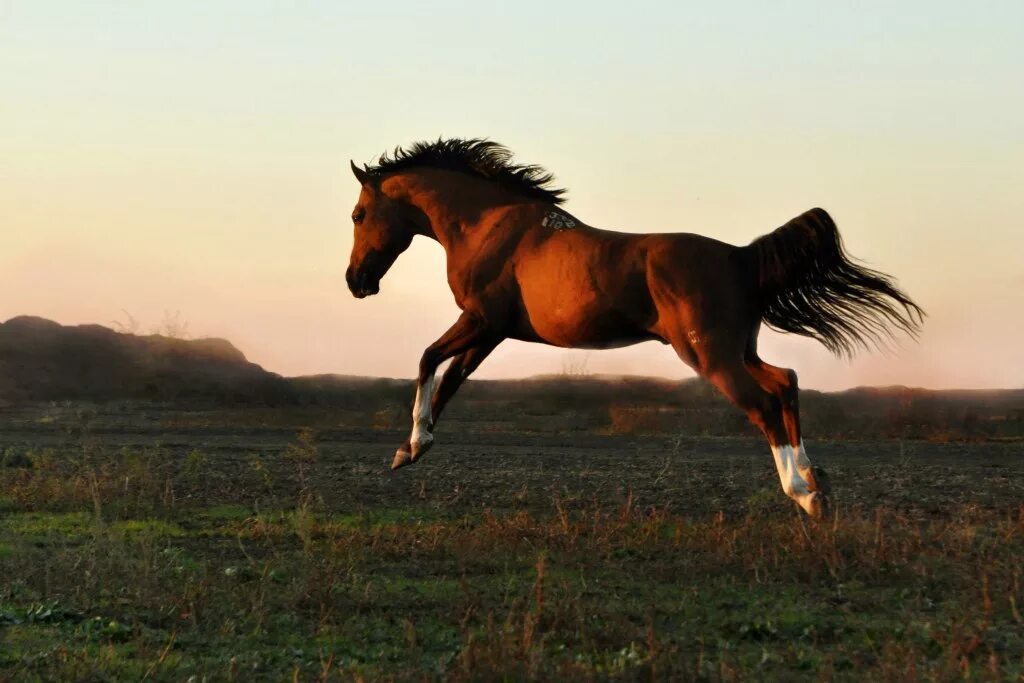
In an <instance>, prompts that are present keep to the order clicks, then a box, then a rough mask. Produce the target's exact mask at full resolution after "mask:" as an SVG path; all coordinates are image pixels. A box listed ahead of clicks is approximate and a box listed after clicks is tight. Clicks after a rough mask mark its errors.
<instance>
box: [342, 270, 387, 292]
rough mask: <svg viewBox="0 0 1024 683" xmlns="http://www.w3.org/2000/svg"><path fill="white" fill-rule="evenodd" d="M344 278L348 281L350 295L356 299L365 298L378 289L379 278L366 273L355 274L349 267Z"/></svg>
mask: <svg viewBox="0 0 1024 683" xmlns="http://www.w3.org/2000/svg"><path fill="white" fill-rule="evenodd" d="M345 280H346V281H347V282H348V289H349V291H350V292H352V296H354V297H355V298H357V299H365V298H366V297H368V296H373V295H374V294H376V293H377V292H379V291H380V278H375V277H371V276H370V275H368V274H367V273H365V272H364V273H360V274H358V275H356V274H355V273H353V271H352V269H351V268H350V269H349V270H348V272H347V273H345Z"/></svg>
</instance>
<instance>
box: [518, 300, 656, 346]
mask: <svg viewBox="0 0 1024 683" xmlns="http://www.w3.org/2000/svg"><path fill="white" fill-rule="evenodd" d="M532 303H533V304H534V305H532V306H531V305H530V304H531V302H530V301H528V300H527V301H524V304H525V306H524V308H525V315H524V316H522V320H521V324H520V325H518V326H517V328H518V329H516V330H515V334H514V335H513V338H515V339H522V340H524V341H536V342H542V343H545V344H551V345H553V346H563V347H569V348H581V349H614V348H620V347H623V346H630V345H632V344H636V343H638V342H642V341H647V340H650V339H656V338H657V337H655V336H654V335H653V334H651V333H650V332H649V331H648V330H646V329H645V328H644V327H643V326H642V325H639V324H638V323H637V321H636V320H634V319H632V318H631V316H629V315H627V314H625V313H624V312H621V311H619V310H617V309H615V308H611V307H609V306H608V305H607V304H606V303H605V304H604V305H601V304H600V303H599V302H597V301H596V300H592V299H590V298H589V297H588V296H586V295H585V294H580V293H579V292H577V295H576V296H574V297H571V296H565V297H561V296H546V297H543V299H542V300H540V301H535V302H532Z"/></svg>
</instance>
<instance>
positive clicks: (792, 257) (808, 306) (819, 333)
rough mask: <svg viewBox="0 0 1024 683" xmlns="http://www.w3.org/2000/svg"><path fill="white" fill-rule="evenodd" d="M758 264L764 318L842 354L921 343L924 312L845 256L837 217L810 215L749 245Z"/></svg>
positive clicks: (881, 276)
mask: <svg viewBox="0 0 1024 683" xmlns="http://www.w3.org/2000/svg"><path fill="white" fill-rule="evenodd" d="M746 250H747V251H748V253H749V254H751V255H752V256H753V259H754V262H755V263H756V264H757V280H758V284H759V286H760V290H761V296H762V306H763V308H762V311H763V312H762V314H761V318H762V320H763V321H764V322H765V323H767V324H768V326H769V327H772V328H774V329H776V330H779V331H782V332H792V333H794V334H799V335H803V336H805V337H813V338H814V339H817V340H818V341H820V342H821V343H822V344H824V345H825V347H826V348H827V349H828V350H829V351H831V352H832V353H834V354H836V355H837V356H845V357H851V356H853V354H854V353H855V352H856V351H857V350H858V349H860V348H863V349H869V348H870V347H871V346H878V347H884V346H887V345H888V344H887V342H889V341H891V340H893V339H895V333H896V332H897V331H902V332H906V333H907V334H909V335H910V336H911V337H913V338H916V337H917V334H918V332H919V331H920V328H921V323H922V322H923V321H924V315H925V313H924V311H923V310H922V309H921V307H920V306H918V305H917V304H915V303H914V302H913V301H912V300H911V299H910V297H909V296H907V295H906V294H904V293H903V292H902V291H901V290H900V289H899V287H897V286H896V283H895V282H894V281H893V279H892V278H891V277H889V276H888V275H885V274H884V273H880V272H878V271H876V270H872V269H870V268H867V267H865V266H863V265H859V264H858V263H856V262H855V261H853V260H851V259H850V257H849V256H847V254H846V251H845V250H844V249H843V240H842V238H841V237H840V236H839V230H838V228H836V224H835V223H834V222H833V221H832V217H831V216H829V215H828V213H827V212H826V211H825V210H824V209H811V210H810V211H808V212H807V213H804V214H801V215H799V216H797V217H796V218H794V219H793V220H791V221H789V222H788V223H786V224H785V225H783V226H782V227H781V228H778V229H776V230H774V231H773V232H770V233H768V234H767V235H764V236H762V237H758V238H757V239H756V240H754V241H753V242H751V243H750V245H748V246H747V247H746Z"/></svg>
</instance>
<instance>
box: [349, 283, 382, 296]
mask: <svg viewBox="0 0 1024 683" xmlns="http://www.w3.org/2000/svg"><path fill="white" fill-rule="evenodd" d="M379 291H380V287H379V286H377V285H374V286H373V287H361V288H359V289H353V290H352V296H354V297H355V298H357V299H365V298H366V297H368V296H373V295H374V294H376V293H377V292H379Z"/></svg>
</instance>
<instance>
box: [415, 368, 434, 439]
mask: <svg viewBox="0 0 1024 683" xmlns="http://www.w3.org/2000/svg"><path fill="white" fill-rule="evenodd" d="M433 397H434V374H433V373H431V374H430V376H428V377H427V379H426V381H424V382H423V384H420V385H419V386H417V387H416V402H415V403H414V404H413V406H412V435H410V436H409V443H410V444H411V445H412V451H413V453H416V452H417V451H419V450H420V447H422V446H425V445H427V444H429V443H431V442H432V441H433V440H434V435H433V434H431V433H430V428H431V427H432V426H433V425H432V424H431V421H430V403H431V399H432V398H433Z"/></svg>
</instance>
